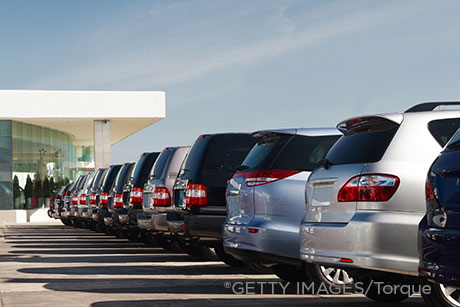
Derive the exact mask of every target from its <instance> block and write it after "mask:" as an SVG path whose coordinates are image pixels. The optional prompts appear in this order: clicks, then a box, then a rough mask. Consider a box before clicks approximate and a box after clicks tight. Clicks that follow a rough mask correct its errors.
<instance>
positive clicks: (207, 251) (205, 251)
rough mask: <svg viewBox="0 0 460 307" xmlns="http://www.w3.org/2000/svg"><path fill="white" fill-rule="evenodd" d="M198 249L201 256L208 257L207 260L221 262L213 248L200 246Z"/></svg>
mask: <svg viewBox="0 0 460 307" xmlns="http://www.w3.org/2000/svg"><path fill="white" fill-rule="evenodd" d="M198 249H199V250H200V252H201V254H202V255H203V256H204V257H206V259H209V260H212V261H219V257H218V256H217V254H216V251H215V250H214V248H213V247H210V246H202V245H200V246H198Z"/></svg>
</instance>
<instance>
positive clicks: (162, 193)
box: [152, 187, 171, 207]
mask: <svg viewBox="0 0 460 307" xmlns="http://www.w3.org/2000/svg"><path fill="white" fill-rule="evenodd" d="M152 206H153V207H169V206H171V194H169V190H168V189H167V188H164V187H161V188H156V189H155V191H154V192H153V194H152Z"/></svg>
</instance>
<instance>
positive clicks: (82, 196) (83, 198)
mask: <svg viewBox="0 0 460 307" xmlns="http://www.w3.org/2000/svg"><path fill="white" fill-rule="evenodd" d="M80 205H86V194H81V195H80Z"/></svg>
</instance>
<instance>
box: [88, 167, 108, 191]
mask: <svg viewBox="0 0 460 307" xmlns="http://www.w3.org/2000/svg"><path fill="white" fill-rule="evenodd" d="M106 171H107V169H106V168H104V169H100V170H99V171H98V172H97V173H96V176H95V177H94V179H93V183H92V184H91V192H96V191H97V190H98V189H99V188H100V187H101V185H102V179H103V178H104V175H105V172H106Z"/></svg>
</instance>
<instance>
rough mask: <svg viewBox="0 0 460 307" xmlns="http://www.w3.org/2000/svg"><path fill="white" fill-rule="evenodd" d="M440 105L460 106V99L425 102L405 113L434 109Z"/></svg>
mask: <svg viewBox="0 0 460 307" xmlns="http://www.w3.org/2000/svg"><path fill="white" fill-rule="evenodd" d="M439 106H460V101H440V102H423V103H419V104H417V105H415V106H413V107H411V108H409V109H407V110H406V111H405V112H404V113H413V112H426V111H433V110H434V109H436V108H437V107H439Z"/></svg>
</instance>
